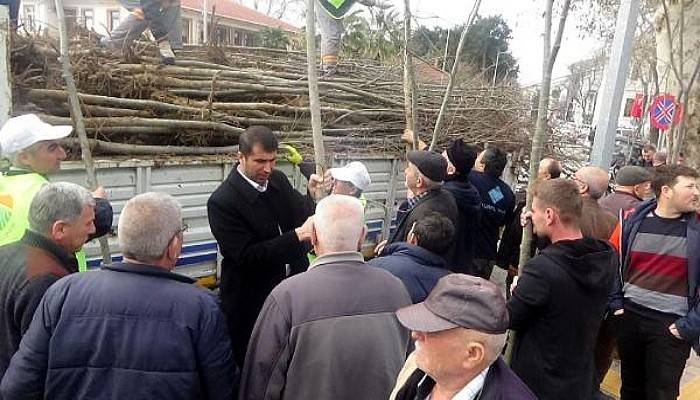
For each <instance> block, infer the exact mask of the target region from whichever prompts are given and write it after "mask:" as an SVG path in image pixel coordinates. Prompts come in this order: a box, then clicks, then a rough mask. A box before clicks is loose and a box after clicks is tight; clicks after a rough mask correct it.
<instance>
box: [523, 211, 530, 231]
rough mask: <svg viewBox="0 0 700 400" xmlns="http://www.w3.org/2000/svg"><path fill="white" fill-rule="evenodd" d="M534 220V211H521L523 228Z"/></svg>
mask: <svg viewBox="0 0 700 400" xmlns="http://www.w3.org/2000/svg"><path fill="white" fill-rule="evenodd" d="M531 222H532V211H524V210H523V212H522V213H520V226H522V227H523V228H524V227H526V226H527V224H529V223H531Z"/></svg>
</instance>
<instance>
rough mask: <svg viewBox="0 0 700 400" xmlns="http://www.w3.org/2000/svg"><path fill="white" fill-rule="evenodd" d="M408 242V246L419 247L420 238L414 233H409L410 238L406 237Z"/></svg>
mask: <svg viewBox="0 0 700 400" xmlns="http://www.w3.org/2000/svg"><path fill="white" fill-rule="evenodd" d="M406 241H407V242H408V244H412V245H414V246H417V245H418V236H417V235H416V234H415V233H414V232H413V231H411V232H408V236H407V237H406Z"/></svg>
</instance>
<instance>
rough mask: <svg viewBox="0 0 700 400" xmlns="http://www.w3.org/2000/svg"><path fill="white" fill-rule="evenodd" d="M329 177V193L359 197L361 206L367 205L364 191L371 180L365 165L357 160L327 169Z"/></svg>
mask: <svg viewBox="0 0 700 400" xmlns="http://www.w3.org/2000/svg"><path fill="white" fill-rule="evenodd" d="M328 172H329V174H330V177H331V178H332V179H331V181H330V192H331V194H344V195H347V196H353V197H357V198H358V199H360V202H361V203H362V206H363V207H366V206H367V199H366V198H365V195H364V191H365V190H367V188H369V184H370V183H372V180H371V179H370V177H369V172H368V171H367V167H365V165H364V164H362V163H361V162H359V161H353V162H351V163H349V164H348V165H346V166H344V167H340V168H331V169H329V170H328Z"/></svg>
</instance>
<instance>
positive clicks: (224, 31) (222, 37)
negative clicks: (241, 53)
mask: <svg viewBox="0 0 700 400" xmlns="http://www.w3.org/2000/svg"><path fill="white" fill-rule="evenodd" d="M216 42H217V43H218V44H230V43H231V29H230V28H226V27H223V26H218V27H217V28H216Z"/></svg>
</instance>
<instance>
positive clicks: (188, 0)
mask: <svg viewBox="0 0 700 400" xmlns="http://www.w3.org/2000/svg"><path fill="white" fill-rule="evenodd" d="M203 2H204V1H203V0H181V3H180V5H181V7H182V8H187V9H190V10H194V11H199V12H201V11H202V7H203V5H202V4H203ZM213 6H216V15H218V16H222V17H226V18H230V19H235V20H237V21H245V22H250V23H252V24H255V25H261V26H267V27H270V28H280V29H283V30H285V31H287V32H298V31H299V28H297V27H296V26H294V25H292V24H289V23H287V22H284V21H282V20H281V19H277V18H273V17H270V16H269V15H265V14H263V13H261V12H258V11H255V10H253V9H252V8H248V7H246V6H244V5H242V4H239V3H236V2H235V1H234V0H207V8H209V10H211V8H212V7H213Z"/></svg>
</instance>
